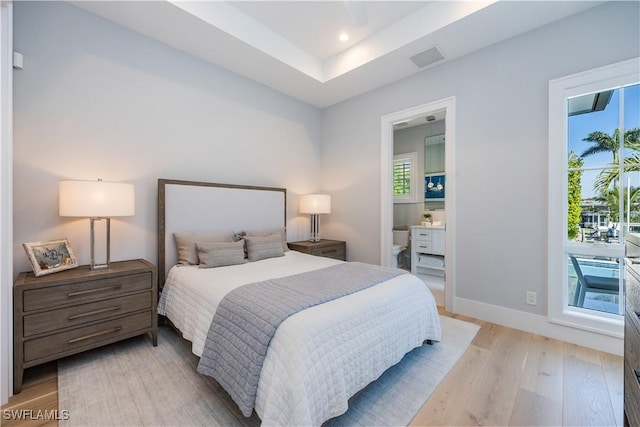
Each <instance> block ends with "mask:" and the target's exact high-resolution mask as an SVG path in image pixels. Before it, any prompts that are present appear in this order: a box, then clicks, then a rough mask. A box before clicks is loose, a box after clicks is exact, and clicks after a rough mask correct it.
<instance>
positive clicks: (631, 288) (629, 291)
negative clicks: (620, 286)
mask: <svg viewBox="0 0 640 427" xmlns="http://www.w3.org/2000/svg"><path fill="white" fill-rule="evenodd" d="M637 267H638V265H637V264H636V265H633V266H627V272H626V274H625V279H626V283H625V301H626V304H625V305H626V309H627V311H635V312H636V313H637V312H640V281H638V278H637V277H636V275H635V274H634V273H633V272H632V271H631V269H634V270H633V271H636V270H635V269H636V268H637Z"/></svg>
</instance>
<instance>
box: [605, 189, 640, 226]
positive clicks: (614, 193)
mask: <svg viewBox="0 0 640 427" xmlns="http://www.w3.org/2000/svg"><path fill="white" fill-rule="evenodd" d="M627 193H628V194H629V202H630V206H629V208H630V210H633V211H635V210H637V209H638V202H639V201H640V187H630V188H625V189H624V192H623V198H622V200H623V203H624V205H623V206H624V212H626V211H627ZM619 194H620V190H619V188H618V186H617V185H614V186H613V189H612V190H609V191H608V192H606V193H602V194H600V196H599V197H596V200H601V201H604V202H606V203H607V205H608V206H609V212H610V214H609V215H610V216H611V221H613V222H620V216H619V212H620V211H619V209H618V207H619V206H620V203H619V201H620V198H619V197H618V195H619Z"/></svg>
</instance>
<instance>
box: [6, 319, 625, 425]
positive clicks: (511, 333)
mask: <svg viewBox="0 0 640 427" xmlns="http://www.w3.org/2000/svg"><path fill="white" fill-rule="evenodd" d="M441 314H443V315H446V316H450V317H455V318H459V319H461V320H466V321H469V322H474V323H477V324H479V325H480V331H479V332H478V334H477V335H476V337H475V339H474V340H473V342H472V343H471V345H470V346H469V348H468V349H467V351H466V352H465V353H464V355H463V356H462V357H461V359H460V360H459V361H458V363H457V364H456V365H455V366H454V367H453V369H452V370H451V371H450V372H449V373H448V374H447V376H446V377H445V378H444V379H443V380H442V382H441V383H440V385H439V386H438V388H437V389H436V390H435V391H434V393H433V394H432V395H431V397H430V398H429V400H427V402H425V404H424V405H423V406H422V408H421V409H420V411H419V412H418V413H417V414H416V416H415V417H414V419H413V421H412V422H411V425H412V426H427V425H455V426H461V425H485V426H489V425H490V426H494V425H526V426H534V425H535V426H538V425H539V426H542V425H547V426H559V425H566V426H616V425H617V426H622V425H623V409H622V408H623V403H622V402H623V380H622V378H623V377H622V366H623V360H622V357H619V356H613V355H611V354H607V353H602V352H598V351H595V350H591V349H588V348H584V347H580V346H576V345H574V344H568V343H565V342H562V341H557V340H552V339H548V338H544V337H541V336H538V335H533V334H530V333H527V332H522V331H518V330H515V329H511V328H506V327H503V326H499V325H495V324H493V323H489V322H483V321H479V320H475V319H471V318H468V317H464V316H457V315H451V314H449V313H446V312H444V311H441ZM20 409H25V410H32V411H34V413H35V412H36V411H38V410H52V409H58V379H57V370H56V363H55V362H52V363H49V364H46V365H42V366H41V367H35V368H31V369H29V370H27V371H26V373H25V384H24V387H23V391H22V393H20V394H18V395H16V396H13V397H12V398H11V399H10V400H9V402H8V403H7V404H6V405H5V406H3V407H2V411H3V412H2V414H3V416H2V421H1V423H2V426H7V427H9V426H17V425H20V426H28V427H31V426H34V427H35V426H41V425H44V426H47V427H51V426H57V422H56V421H48V422H47V421H37V420H34V421H29V422H24V421H21V422H18V421H16V420H7V419H5V418H6V416H5V415H6V412H5V410H20ZM63 409H64V408H60V410H63ZM71 415H73V414H71Z"/></svg>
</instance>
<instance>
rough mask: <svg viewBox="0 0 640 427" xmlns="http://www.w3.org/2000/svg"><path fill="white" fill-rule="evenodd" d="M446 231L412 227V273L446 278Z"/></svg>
mask: <svg viewBox="0 0 640 427" xmlns="http://www.w3.org/2000/svg"><path fill="white" fill-rule="evenodd" d="M444 241H445V229H444V227H442V226H436V227H420V226H414V227H411V272H412V273H413V274H417V275H420V274H427V275H432V276H441V277H442V276H444Z"/></svg>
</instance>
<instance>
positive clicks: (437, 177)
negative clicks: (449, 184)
mask: <svg viewBox="0 0 640 427" xmlns="http://www.w3.org/2000/svg"><path fill="white" fill-rule="evenodd" d="M429 183H431V184H432V185H431V186H429ZM445 190H446V185H445V174H443V173H427V174H425V175H424V198H425V200H427V201H429V200H444V196H445Z"/></svg>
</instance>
